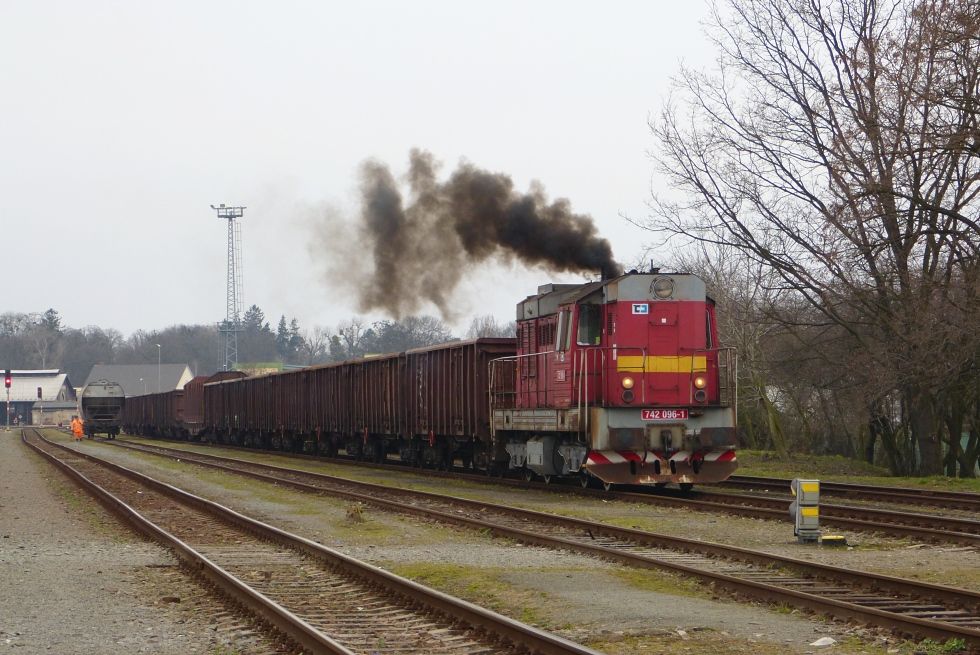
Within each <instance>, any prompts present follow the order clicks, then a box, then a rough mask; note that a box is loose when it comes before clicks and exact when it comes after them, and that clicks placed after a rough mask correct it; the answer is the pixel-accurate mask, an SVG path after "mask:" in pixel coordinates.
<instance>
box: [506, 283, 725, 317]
mask: <svg viewBox="0 0 980 655" xmlns="http://www.w3.org/2000/svg"><path fill="white" fill-rule="evenodd" d="M659 278H671V279H672V280H673V282H674V294H673V295H672V296H671V300H704V299H705V297H706V296H705V284H704V281H703V280H702V279H701V278H699V277H698V276H697V275H693V274H691V273H661V272H659V271H658V272H650V273H634V272H631V273H625V274H623V275H620V276H618V277H614V278H609V279H607V280H599V281H597V282H586V283H583V284H545V285H542V286H540V287H538V293H537V294H535V295H533V296H528V297H527V298H525V299H524V300H523V301H521V302H519V303H518V304H517V320H518V321H525V320H529V319H533V318H538V317H540V316H549V315H551V314H555V313H557V312H558V307H559V306H561V305H567V304H569V303H577V302H582V301H583V300H586V299H587V298H588V297H589V296H592V295H597V296H598V300H599V302H615V301H617V300H657V298H656V296H655V295H653V290H652V284H653V281H654V280H657V279H659ZM599 294H601V296H600V295H599Z"/></svg>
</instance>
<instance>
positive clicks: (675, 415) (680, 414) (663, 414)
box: [640, 409, 688, 421]
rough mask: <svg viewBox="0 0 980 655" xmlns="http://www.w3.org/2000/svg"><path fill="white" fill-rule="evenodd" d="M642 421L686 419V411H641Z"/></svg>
mask: <svg viewBox="0 0 980 655" xmlns="http://www.w3.org/2000/svg"><path fill="white" fill-rule="evenodd" d="M640 418H642V419H643V420H644V421H677V420H682V419H686V418H688V412H687V410H686V409H641V410H640Z"/></svg>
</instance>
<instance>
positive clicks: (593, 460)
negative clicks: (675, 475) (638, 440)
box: [585, 450, 735, 466]
mask: <svg viewBox="0 0 980 655" xmlns="http://www.w3.org/2000/svg"><path fill="white" fill-rule="evenodd" d="M691 455H692V453H690V452H688V451H686V450H679V451H677V452H676V453H674V454H673V455H671V456H670V459H671V460H673V461H675V462H686V461H688V460H690V459H691ZM658 457H660V453H654V452H648V453H646V461H648V462H652V461H653V460H654V459H657V458H658ZM734 460H735V451H734V450H713V451H711V452H709V453H705V455H704V461H705V462H731V461H734ZM642 461H643V454H641V453H638V452H636V451H633V450H591V451H589V455H588V457H587V458H586V462H585V463H586V464H587V465H593V466H599V465H603V464H625V463H626V462H642Z"/></svg>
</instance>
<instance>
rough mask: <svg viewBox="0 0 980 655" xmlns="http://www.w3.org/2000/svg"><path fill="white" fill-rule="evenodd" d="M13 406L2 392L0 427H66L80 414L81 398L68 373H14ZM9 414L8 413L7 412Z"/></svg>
mask: <svg viewBox="0 0 980 655" xmlns="http://www.w3.org/2000/svg"><path fill="white" fill-rule="evenodd" d="M10 373H11V383H10V403H9V406H8V403H7V393H6V391H7V390H6V389H0V407H2V409H0V423H3V421H4V417H7V418H8V420H9V423H4V425H27V424H32V425H57V424H59V423H61V424H63V425H64V424H67V423H68V422H69V421H71V417H72V416H74V415H75V414H78V398H77V395H76V394H75V388H74V387H72V385H71V381H70V380H69V379H68V374H67V373H61V372H60V371H59V370H58V369H47V370H35V371H28V370H17V369H13V370H11V372H10ZM4 410H6V411H4Z"/></svg>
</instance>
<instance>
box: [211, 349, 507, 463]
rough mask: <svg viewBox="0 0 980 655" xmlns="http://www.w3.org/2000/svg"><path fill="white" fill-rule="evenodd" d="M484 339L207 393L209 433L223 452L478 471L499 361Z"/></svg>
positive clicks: (221, 386)
mask: <svg viewBox="0 0 980 655" xmlns="http://www.w3.org/2000/svg"><path fill="white" fill-rule="evenodd" d="M514 352H515V342H514V340H513V339H476V340H472V341H458V342H451V343H447V344H441V345H438V346H431V347H427V348H419V349H416V350H410V351H408V352H405V353H392V354H387V355H381V356H377V357H367V358H363V359H357V360H351V361H346V362H342V363H338V364H327V365H323V366H313V367H310V368H306V369H302V370H299V371H289V372H286V373H274V374H269V375H264V376H259V377H255V378H248V379H245V380H229V381H222V382H215V383H207V384H205V385H204V429H205V431H206V432H207V433H209V434H211V435H213V438H215V439H216V440H218V441H220V442H223V443H231V444H240V445H250V446H258V447H268V448H281V449H285V450H293V451H305V452H313V453H322V454H334V453H336V452H337V451H338V450H339V449H341V448H343V449H344V450H345V451H346V452H347V453H348V454H349V455H353V456H356V457H359V458H366V459H372V460H375V461H381V460H383V459H384V458H385V457H387V455H389V454H395V453H397V454H398V455H399V456H400V457H401V458H402V459H403V460H404V461H408V462H412V463H415V464H418V465H422V464H426V465H432V466H437V465H438V466H446V465H448V464H449V463H450V462H451V461H452V460H454V459H460V460H462V461H463V463H464V464H468V465H469V464H472V462H473V461H474V458H475V457H477V458H478V457H479V454H480V453H483V452H485V451H486V449H487V448H488V446H487V444H488V440H489V435H490V419H489V397H488V393H489V386H488V384H489V383H488V371H489V365H490V361H491V360H492V359H495V358H497V357H504V356H511V355H513V354H514Z"/></svg>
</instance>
